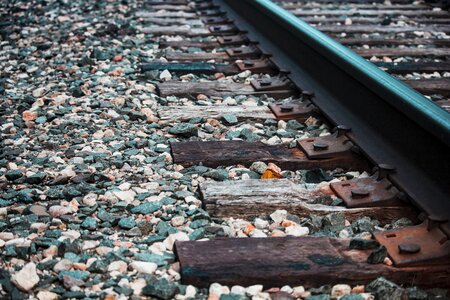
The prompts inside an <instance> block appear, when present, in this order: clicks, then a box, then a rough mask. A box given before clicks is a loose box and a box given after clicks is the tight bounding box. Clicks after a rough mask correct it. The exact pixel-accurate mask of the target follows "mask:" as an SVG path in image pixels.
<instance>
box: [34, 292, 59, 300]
mask: <svg viewBox="0 0 450 300" xmlns="http://www.w3.org/2000/svg"><path fill="white" fill-rule="evenodd" d="M36 297H37V298H38V300H58V298H59V296H58V294H56V293H53V292H50V291H39V293H37V295H36Z"/></svg>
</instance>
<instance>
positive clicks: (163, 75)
mask: <svg viewBox="0 0 450 300" xmlns="http://www.w3.org/2000/svg"><path fill="white" fill-rule="evenodd" d="M159 79H161V80H164V81H168V80H170V79H172V74H170V72H169V71H168V70H164V71H162V72H161V74H159Z"/></svg>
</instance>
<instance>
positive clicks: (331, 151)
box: [297, 134, 353, 159]
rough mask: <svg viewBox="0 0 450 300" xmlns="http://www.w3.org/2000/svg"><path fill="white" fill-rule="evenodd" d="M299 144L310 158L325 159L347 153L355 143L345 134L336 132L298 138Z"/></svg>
mask: <svg viewBox="0 0 450 300" xmlns="http://www.w3.org/2000/svg"><path fill="white" fill-rule="evenodd" d="M297 144H298V145H299V147H300V148H301V149H302V150H303V152H305V153H306V155H307V156H308V158H309V159H323V158H331V157H336V156H338V155H340V154H341V155H342V154H344V155H345V154H347V153H349V152H350V151H351V149H352V147H353V143H352V142H351V141H350V140H349V139H348V138H347V137H346V136H345V135H341V136H337V135H336V134H333V135H327V136H319V137H314V138H308V139H302V140H298V141H297Z"/></svg>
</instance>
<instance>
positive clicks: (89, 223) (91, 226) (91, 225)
mask: <svg viewBox="0 0 450 300" xmlns="http://www.w3.org/2000/svg"><path fill="white" fill-rule="evenodd" d="M81 228H84V229H88V230H95V229H96V228H97V220H96V219H94V218H86V219H84V221H83V222H82V223H81Z"/></svg>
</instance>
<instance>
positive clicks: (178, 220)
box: [170, 216, 184, 227]
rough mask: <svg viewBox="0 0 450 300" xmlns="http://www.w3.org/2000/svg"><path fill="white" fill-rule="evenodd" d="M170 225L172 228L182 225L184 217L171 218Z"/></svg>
mask: <svg viewBox="0 0 450 300" xmlns="http://www.w3.org/2000/svg"><path fill="white" fill-rule="evenodd" d="M170 224H172V226H175V227H177V226H181V225H183V224H184V217H183V216H176V217H173V218H172V220H170Z"/></svg>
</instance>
